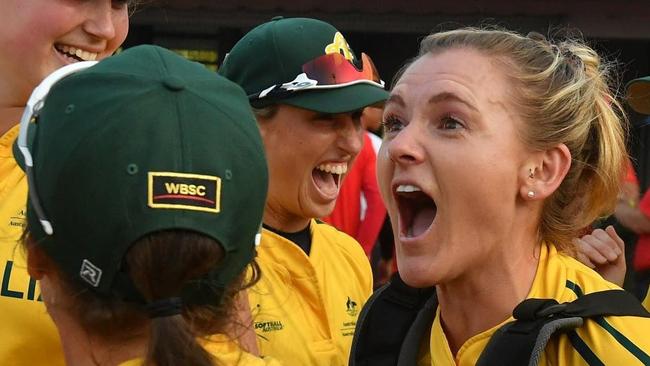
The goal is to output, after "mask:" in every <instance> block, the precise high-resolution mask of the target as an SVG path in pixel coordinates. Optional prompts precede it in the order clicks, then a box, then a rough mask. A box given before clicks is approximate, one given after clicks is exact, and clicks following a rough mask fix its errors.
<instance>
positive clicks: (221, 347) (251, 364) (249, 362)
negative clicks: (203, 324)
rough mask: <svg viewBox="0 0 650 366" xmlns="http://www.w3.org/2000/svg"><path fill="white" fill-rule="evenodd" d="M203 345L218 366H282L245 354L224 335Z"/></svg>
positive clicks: (136, 365)
mask: <svg viewBox="0 0 650 366" xmlns="http://www.w3.org/2000/svg"><path fill="white" fill-rule="evenodd" d="M201 343H202V345H203V347H205V349H206V350H207V351H208V352H210V353H211V354H212V355H213V356H214V360H215V365H217V366H231V365H232V366H234V365H237V366H281V364H280V363H279V362H278V361H276V360H274V359H272V358H270V357H267V358H264V359H262V358H260V357H256V356H253V355H252V354H250V353H248V352H244V351H243V350H242V349H241V348H240V347H239V345H237V343H236V342H234V341H232V340H230V339H228V337H227V336H225V335H223V334H216V335H213V336H211V337H210V340H208V341H202V342H201ZM143 362H144V359H143V358H136V359H132V360H129V361H126V362H122V363H120V364H119V366H142V365H143V364H142V363H143Z"/></svg>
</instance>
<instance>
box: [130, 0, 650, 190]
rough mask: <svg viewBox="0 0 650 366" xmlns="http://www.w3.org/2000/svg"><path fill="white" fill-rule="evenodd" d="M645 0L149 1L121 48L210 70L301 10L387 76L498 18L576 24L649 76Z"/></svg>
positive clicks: (642, 163) (636, 130)
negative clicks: (169, 54)
mask: <svg viewBox="0 0 650 366" xmlns="http://www.w3.org/2000/svg"><path fill="white" fill-rule="evenodd" d="M649 5H650V2H649V1H648V0H624V1H611V0H588V1H580V0H565V1H556V0H546V1H543V0H520V1H506V0H493V1H476V0H475V1H467V0H447V1H415V0H413V1H408V0H401V1H397V0H390V1H389V0H378V1H335V0H320V1H313V0H310V1H293V0H284V1H278V0H275V1H272V0H248V1H245V2H243V1H234V0H175V1H173V0H166V1H165V0H153V1H148V3H146V4H143V5H141V6H140V8H139V9H138V10H137V11H136V12H135V14H134V15H133V16H132V21H131V31H130V33H129V38H128V39H127V41H126V44H125V47H129V46H133V45H136V44H141V43H154V44H158V45H161V46H164V47H168V48H172V49H175V50H177V51H179V52H181V53H183V54H184V55H185V56H187V57H188V58H191V59H194V60H196V61H201V62H203V63H205V64H206V65H207V66H208V67H211V68H213V69H216V68H217V65H218V64H219V63H220V62H221V59H222V58H223V56H224V55H225V54H226V53H227V52H228V50H229V49H230V48H231V47H232V46H233V45H234V44H235V42H237V40H239V39H240V38H241V37H242V36H243V35H244V34H245V33H246V32H247V31H249V30H250V29H251V28H252V27H254V26H256V25H258V24H261V23H263V22H265V21H268V20H270V19H271V18H272V17H273V16H276V15H283V16H285V17H292V16H306V17H313V18H319V19H322V20H325V21H328V22H330V23H332V24H333V25H334V26H335V27H337V28H338V29H339V30H341V31H342V32H343V34H344V35H345V37H346V39H347V40H348V42H349V43H350V45H351V46H352V47H353V49H354V50H355V51H356V52H357V53H359V52H361V51H363V52H366V53H367V54H369V55H371V57H372V58H373V61H374V62H375V64H376V66H377V68H378V69H379V71H380V73H381V74H382V77H383V79H384V80H386V81H387V82H389V83H390V81H391V80H392V77H393V75H394V74H395V72H396V71H397V70H398V69H399V68H400V67H401V66H402V65H403V63H404V62H405V61H406V60H407V59H409V58H411V57H413V56H415V54H416V53H417V49H418V43H419V40H420V39H421V38H422V37H424V36H425V35H427V34H428V33H430V32H432V31H436V30H441V29H446V28H450V27H454V26H458V25H463V26H468V25H474V26H476V25H481V24H497V25H501V26H504V27H506V28H509V29H513V30H518V31H520V32H529V31H537V32H540V33H542V34H545V35H549V34H553V32H556V31H557V30H559V29H564V28H566V27H570V28H572V29H579V30H580V31H581V32H582V33H583V34H584V37H585V38H587V39H588V40H589V41H590V42H591V44H592V46H594V47H595V48H596V49H597V50H599V51H600V52H601V53H603V54H605V55H608V56H609V58H615V59H616V60H618V62H619V63H620V67H619V70H620V80H621V85H622V86H621V95H622V94H623V91H624V90H623V86H624V84H625V82H627V81H629V80H631V79H633V78H635V77H639V76H645V75H650V6H649ZM630 116H631V120H632V122H633V126H636V127H633V128H632V131H631V132H632V133H631V137H630V151H631V154H632V156H633V158H634V159H633V162H634V164H635V166H636V168H637V174H638V176H639V180H640V185H641V192H644V191H645V190H646V188H647V187H648V185H650V154H648V153H647V149H646V148H645V147H646V145H650V127H643V126H640V125H639V121H641V120H642V118H641V116H637V115H635V114H633V113H631V115H630Z"/></svg>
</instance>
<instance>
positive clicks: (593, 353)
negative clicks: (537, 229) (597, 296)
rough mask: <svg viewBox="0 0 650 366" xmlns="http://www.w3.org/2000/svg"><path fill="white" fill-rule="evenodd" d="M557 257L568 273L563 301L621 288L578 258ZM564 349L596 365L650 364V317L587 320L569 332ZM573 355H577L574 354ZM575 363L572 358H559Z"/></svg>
mask: <svg viewBox="0 0 650 366" xmlns="http://www.w3.org/2000/svg"><path fill="white" fill-rule="evenodd" d="M555 260H557V261H559V263H560V267H561V268H562V269H563V270H564V271H565V273H566V283H565V288H566V290H565V292H564V293H563V295H562V296H560V297H561V298H560V299H558V301H559V302H566V301H573V300H575V299H577V298H579V297H581V296H584V295H586V294H589V293H593V292H598V291H606V290H621V288H620V287H618V286H616V285H614V284H613V283H611V282H608V281H606V280H605V279H603V278H602V277H601V276H600V275H599V274H598V273H596V272H595V271H593V270H592V269H590V268H588V267H586V266H584V265H583V264H582V263H580V262H579V261H577V260H576V259H574V258H572V257H570V256H568V255H564V254H561V253H557V254H556V258H555ZM562 339H563V341H561V342H560V348H567V349H571V350H572V352H562V351H561V350H559V351H560V352H559V353H558V357H559V356H560V355H562V354H564V355H566V357H569V358H571V357H579V358H581V359H584V360H587V361H589V360H592V361H593V362H595V363H594V364H605V365H609V364H636V363H638V362H639V361H641V362H642V363H643V364H650V356H648V354H649V353H650V318H642V317H633V316H600V317H594V318H589V319H586V320H585V322H584V324H583V325H582V326H581V327H580V328H578V329H576V330H574V331H569V332H567V333H566V336H565V337H563V338H562ZM571 355H573V356H571ZM558 362H562V363H563V364H572V363H570V362H569V361H568V360H558Z"/></svg>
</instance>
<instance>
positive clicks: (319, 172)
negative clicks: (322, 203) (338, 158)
mask: <svg viewBox="0 0 650 366" xmlns="http://www.w3.org/2000/svg"><path fill="white" fill-rule="evenodd" d="M347 172H348V164H347V163H328V164H320V165H319V166H317V167H316V168H314V169H313V170H312V172H311V175H312V178H313V179H314V184H315V185H316V187H317V188H318V190H319V191H320V192H321V193H323V195H324V196H326V197H329V198H336V197H337V196H338V194H339V190H340V189H341V178H342V177H343V175H344V174H345V173H347Z"/></svg>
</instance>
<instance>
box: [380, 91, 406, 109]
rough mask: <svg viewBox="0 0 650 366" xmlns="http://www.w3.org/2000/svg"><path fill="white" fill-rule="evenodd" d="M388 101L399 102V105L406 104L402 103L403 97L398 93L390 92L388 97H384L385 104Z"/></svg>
mask: <svg viewBox="0 0 650 366" xmlns="http://www.w3.org/2000/svg"><path fill="white" fill-rule="evenodd" d="M389 103H395V104H399V105H400V106H401V107H403V106H405V105H406V103H404V99H403V98H402V97H401V96H400V95H399V94H391V95H390V96H389V97H388V99H386V104H384V105H387V104H389Z"/></svg>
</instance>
